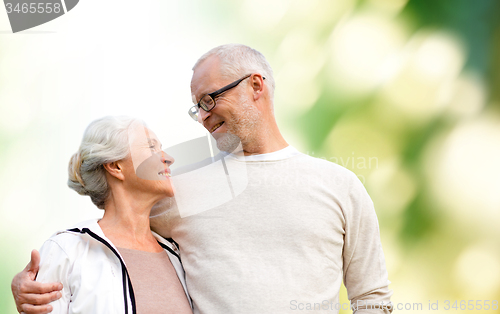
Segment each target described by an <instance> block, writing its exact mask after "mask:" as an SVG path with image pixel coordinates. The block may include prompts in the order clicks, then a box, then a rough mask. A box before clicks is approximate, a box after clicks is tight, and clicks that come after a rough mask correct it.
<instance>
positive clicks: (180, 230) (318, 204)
mask: <svg viewBox="0 0 500 314" xmlns="http://www.w3.org/2000/svg"><path fill="white" fill-rule="evenodd" d="M219 163H220V161H219ZM223 166H224V168H225V169H227V170H228V171H229V177H228V179H229V180H226V181H224V180H216V179H214V180H213V182H210V178H211V177H212V176H211V174H212V175H213V178H215V177H216V172H217V173H219V172H220V169H222V168H221V164H218V165H217V162H216V163H213V164H211V165H209V166H207V167H204V168H203V169H202V171H201V172H200V171H198V172H196V171H193V172H191V173H190V175H192V176H196V175H201V176H202V177H203V178H199V179H198V180H195V178H194V177H191V180H194V181H193V182H191V184H190V186H189V189H190V194H187V193H180V194H179V195H182V197H184V198H186V197H188V196H186V195H191V196H190V197H192V198H193V200H195V202H200V201H202V200H203V201H204V202H205V201H206V204H217V203H220V202H218V201H214V200H213V199H210V198H211V196H210V195H214V196H213V197H212V198H214V199H215V198H218V197H219V198H220V195H219V194H218V191H219V190H221V191H222V190H227V184H228V183H227V182H231V183H230V184H232V185H233V186H234V187H235V188H234V189H233V190H234V191H236V192H235V197H234V198H232V199H230V200H229V201H227V202H225V203H223V204H222V205H217V206H215V207H213V208H210V207H207V208H205V207H206V206H205V207H204V208H203V210H200V211H199V212H197V213H193V212H192V209H188V211H189V213H187V214H186V211H185V208H186V206H184V205H183V207H182V208H181V207H180V206H177V207H176V206H173V207H172V208H170V209H169V210H168V211H166V212H165V213H163V214H162V215H158V216H157V217H154V218H152V219H151V226H152V228H153V230H154V231H156V232H157V233H159V234H161V235H163V236H165V237H171V238H173V239H174V240H175V241H176V242H177V243H179V245H180V250H181V259H182V263H183V265H184V269H185V272H186V282H187V287H188V290H189V293H190V295H191V298H192V300H193V303H194V312H195V313H200V314H201V313H202V314H220V313H231V314H233V313H235V314H240V313H241V314H243V313H245V314H247V313H248V314H256V313H259V314H263V313H269V314H277V313H301V312H306V313H316V312H317V313H325V312H328V313H337V312H338V310H337V309H338V308H340V307H342V306H343V307H344V308H346V307H347V305H342V304H338V295H339V289H340V285H341V282H342V280H343V281H344V284H345V286H346V287H347V291H348V297H349V299H350V301H351V303H352V304H353V305H356V304H364V302H365V301H367V302H368V304H369V305H370V304H371V305H372V307H373V308H375V309H372V310H365V309H363V307H360V308H359V309H358V311H357V313H387V312H388V311H387V310H380V309H376V308H377V306H376V304H379V305H380V304H384V305H386V304H388V303H389V302H390V296H391V294H392V291H391V290H389V289H388V284H389V281H388V278H387V271H386V268H385V261H384V254H383V252H382V247H381V244H380V237H379V228H378V221H377V217H376V214H375V211H374V208H373V203H372V201H371V199H370V197H369V196H368V194H367V192H366V190H365V188H364V187H363V185H362V184H361V182H360V181H359V180H358V178H357V177H356V175H355V174H353V173H352V172H350V171H349V170H346V169H345V168H343V167H341V166H339V165H337V164H334V163H331V162H328V161H325V160H322V159H318V158H313V157H310V156H308V155H305V154H302V153H299V152H297V151H296V150H295V149H294V148H292V147H290V146H289V147H287V148H285V149H283V150H281V151H278V152H275V153H271V154H265V155H256V156H250V157H246V158H242V157H239V158H237V157H233V156H232V155H229V156H227V157H226V158H225V164H224V165H223ZM211 167H212V168H211ZM217 167H219V168H217ZM217 169H218V170H217ZM232 169H235V170H233V172H231V171H232ZM242 169H245V171H243V172H242ZM212 172H213V173H212ZM179 182H180V181H179ZM207 182H210V183H209V185H207ZM174 186H175V181H174ZM175 187H176V188H177V190H179V189H180V188H182V189H183V190H184V189H187V188H188V187H187V186H182V187H179V186H175ZM242 187H243V188H242ZM207 191H210V193H207ZM221 193H222V194H223V193H224V192H221ZM230 198H231V197H230ZM177 203H179V204H180V203H182V204H185V203H186V202H185V200H181V199H178V200H177Z"/></svg>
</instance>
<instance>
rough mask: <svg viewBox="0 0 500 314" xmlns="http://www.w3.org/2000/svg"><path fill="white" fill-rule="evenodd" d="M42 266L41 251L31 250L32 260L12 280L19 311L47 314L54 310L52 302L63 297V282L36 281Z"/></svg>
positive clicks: (13, 292) (28, 313)
mask: <svg viewBox="0 0 500 314" xmlns="http://www.w3.org/2000/svg"><path fill="white" fill-rule="evenodd" d="M39 266H40V253H38V251H37V250H33V251H31V261H30V262H29V263H28V265H27V266H26V268H24V270H23V271H22V272H20V273H19V274H17V275H16V276H15V277H14V279H13V280H12V284H11V289H12V294H13V295H14V300H15V301H16V307H17V311H18V312H19V313H26V314H45V313H50V312H51V311H52V306H51V305H49V303H50V302H52V301H55V300H57V299H59V298H61V296H62V294H61V292H60V291H61V290H62V288H63V287H62V284H61V283H58V282H55V283H41V282H36V281H35V279H36V275H37V274H38V269H39Z"/></svg>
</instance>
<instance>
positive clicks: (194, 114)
mask: <svg viewBox="0 0 500 314" xmlns="http://www.w3.org/2000/svg"><path fill="white" fill-rule="evenodd" d="M251 75H252V74H248V75H245V76H244V77H242V78H240V79H239V80H237V81H234V82H232V83H231V84H229V85H226V86H224V87H222V88H220V89H218V90H216V91H215V92H213V93H210V94H206V95H205V96H203V97H201V99H200V101H199V102H198V103H197V104H196V105H194V106H193V107H191V108H189V111H188V113H189V116H191V118H193V120H194V121H198V115H199V113H200V108H201V109H203V110H205V111H206V112H209V111H210V110H212V109H214V108H215V105H216V104H217V103H216V102H215V98H216V97H217V96H219V95H220V94H222V93H224V92H227V91H228V90H230V89H231V88H234V87H236V86H238V84H240V83H241V82H242V81H243V80H244V79H247V78H249V77H250V76H251ZM262 78H263V79H265V77H262Z"/></svg>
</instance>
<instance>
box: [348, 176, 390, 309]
mask: <svg viewBox="0 0 500 314" xmlns="http://www.w3.org/2000/svg"><path fill="white" fill-rule="evenodd" d="M345 205H347V206H346V210H345V215H346V234H345V237H344V253H343V259H344V267H343V268H344V284H345V286H346V288H347V294H348V297H349V300H350V301H351V306H352V309H353V312H354V313H357V314H358V313H359V314H361V313H386V314H388V313H390V312H392V304H391V303H390V302H391V299H390V297H391V295H392V291H391V290H390V289H389V287H388V285H389V280H388V278H387V277H388V275H387V270H386V266H385V258H384V253H383V251H382V245H381V243H380V234H379V227H378V220H377V216H376V214H375V209H374V207H373V202H372V201H371V199H370V196H369V195H368V193H367V192H366V190H365V188H364V186H363V184H362V183H361V182H360V181H359V180H358V179H357V178H354V180H353V181H352V182H351V186H350V193H349V198H348V201H347V204H345Z"/></svg>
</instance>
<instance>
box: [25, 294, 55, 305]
mask: <svg viewBox="0 0 500 314" xmlns="http://www.w3.org/2000/svg"><path fill="white" fill-rule="evenodd" d="M61 296H62V294H61V292H59V291H54V292H51V293H46V294H34V293H27V294H23V295H20V296H19V301H20V302H21V303H22V304H23V305H22V306H24V305H28V304H29V305H47V304H49V303H50V302H52V301H55V300H57V299H59V298H61Z"/></svg>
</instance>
